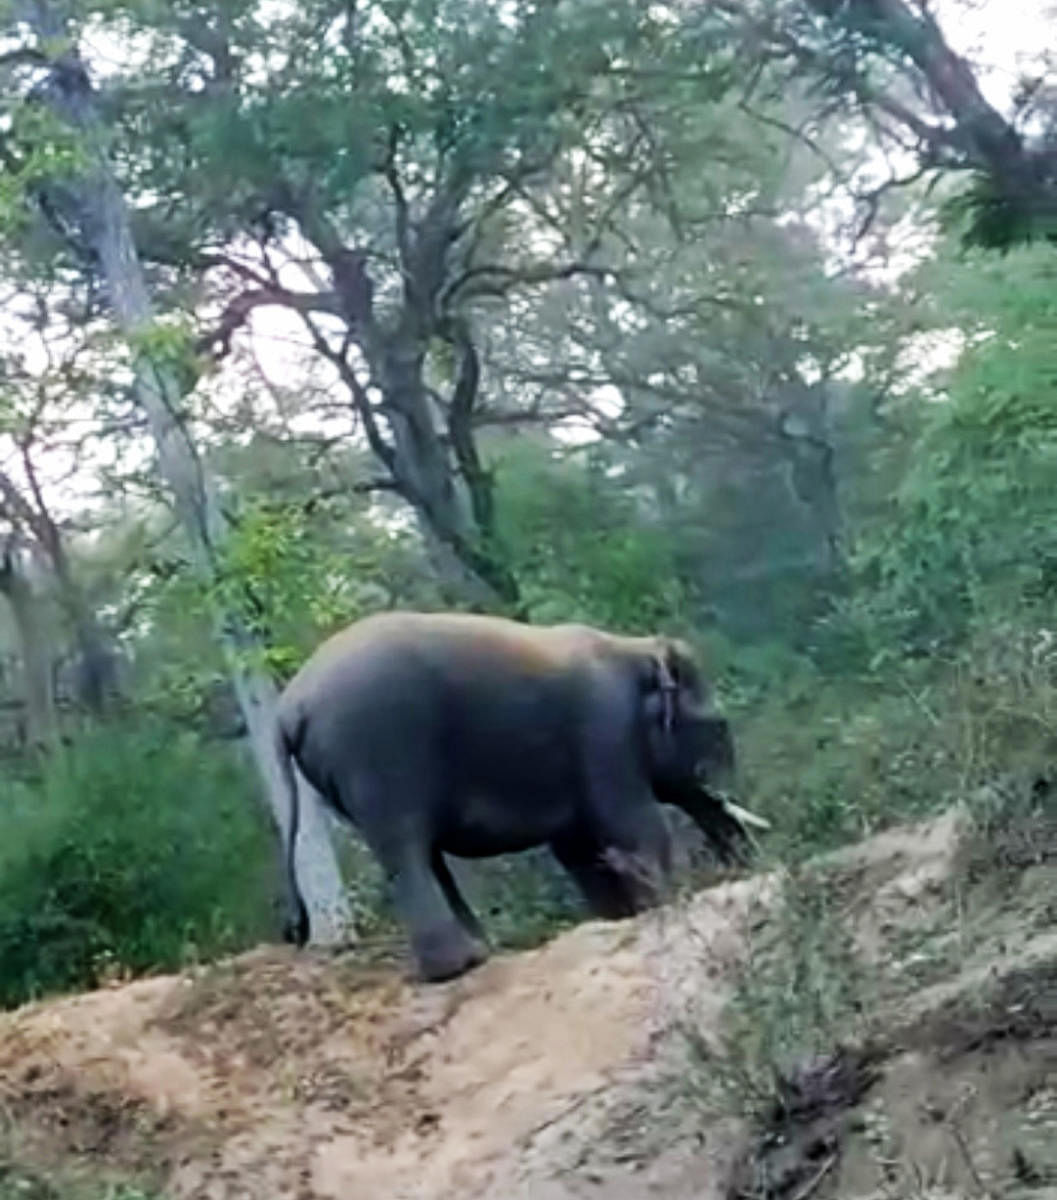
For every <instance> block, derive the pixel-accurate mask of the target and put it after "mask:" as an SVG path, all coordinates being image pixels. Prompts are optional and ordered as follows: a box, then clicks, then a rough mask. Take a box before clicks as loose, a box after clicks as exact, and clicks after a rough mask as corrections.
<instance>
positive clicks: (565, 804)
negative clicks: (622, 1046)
mask: <svg viewBox="0 0 1057 1200" xmlns="http://www.w3.org/2000/svg"><path fill="white" fill-rule="evenodd" d="M276 744H277V747H276V748H277V751H278V753H279V755H280V760H281V762H282V764H283V768H284V772H285V776H286V779H287V783H288V790H289V798H290V805H291V819H290V822H289V826H288V830H287V841H286V845H285V847H284V850H285V860H286V869H287V876H288V886H289V889H290V904H291V911H292V916H291V919H290V923H289V926H288V930H287V936H288V937H289V938H290V940H292V941H294V942H296V943H297V944H298V945H304V944H305V942H306V941H307V940H308V936H309V928H308V914H307V911H306V908H305V905H304V902H303V900H302V897H301V893H300V889H299V887H298V882H297V877H296V872H295V869H294V842H295V838H296V835H297V825H298V809H297V803H298V801H297V787H296V783H295V777H294V773H293V769H292V766H291V759H293V760H296V762H297V764H298V766H299V767H300V769H301V771H302V773H303V774H304V776H305V778H306V779H307V780H308V781H309V782H310V783H311V784H312V785H313V786H314V787H315V788H316V789H317V791H319V792H320V793H321V795H322V796H323V797H324V799H325V800H326V801H327V803H328V804H329V805H331V806H332V807H333V809H334V810H335V811H336V812H338V813H339V814H341V815H342V816H343V817H345V818H346V819H347V820H349V821H351V823H352V824H353V825H354V826H355V827H356V828H357V829H358V830H359V831H360V833H361V834H362V836H363V837H364V839H365V840H366V842H367V844H368V846H369V847H370V849H371V851H372V853H373V854H374V855H375V857H376V858H377V860H378V861H379V863H380V864H381V866H382V868H383V870H384V871H385V874H386V876H387V879H388V881H389V884H390V887H391V889H392V893H393V898H394V901H395V904H396V906H397V911H398V913H399V915H400V918H401V920H402V922H403V923H404V925H405V926H406V928H407V930H408V933H409V936H410V942H411V949H412V953H413V956H414V960H415V964H416V967H417V970H418V973H419V975H420V976H421V977H422V978H423V979H426V980H431V981H439V980H443V979H450V978H453V977H454V976H456V975H459V974H461V973H462V972H464V971H466V970H468V969H470V968H471V967H473V966H475V965H477V964H478V963H480V962H482V961H483V960H484V959H485V958H486V957H487V954H488V948H487V943H486V940H485V935H484V932H483V930H482V928H481V925H480V923H479V922H478V920H477V917H476V916H475V915H474V913H473V912H472V911H471V909H470V907H469V906H468V905H467V903H466V901H465V900H464V899H463V897H462V895H461V894H460V893H459V890H458V888H457V886H456V884H455V881H454V879H453V878H452V875H451V872H450V870H449V869H448V866H447V863H446V861H445V857H444V856H445V855H446V854H451V855H455V856H457V857H463V858H481V857H489V856H492V855H498V854H506V853H509V852H513V851H520V850H525V849H528V848H529V847H532V846H538V845H543V844H546V845H549V846H550V848H551V850H552V852H553V853H554V855H555V857H556V858H557V860H558V862H559V863H561V865H562V866H563V867H564V868H565V870H566V871H568V873H569V874H570V875H571V876H572V878H573V879H574V881H575V882H576V884H577V885H578V887H579V889H580V891H581V892H582V894H583V896H584V898H585V899H586V901H587V903H588V905H589V907H590V908H591V910H592V911H593V912H594V913H595V914H596V915H598V916H601V917H608V918H617V917H623V916H629V915H631V914H633V913H636V912H639V911H641V910H642V909H643V908H645V907H647V906H649V905H651V904H654V903H656V902H657V900H658V898H659V896H660V893H661V889H662V887H663V885H664V882H665V880H666V879H667V876H668V873H669V871H670V865H671V864H670V847H669V833H668V826H667V823H666V821H665V819H664V816H663V813H662V810H661V808H660V804H662V803H663V804H674V805H677V806H678V807H680V808H682V809H683V810H684V811H685V812H687V813H688V814H689V816H690V817H691V818H692V819H693V820H694V821H695V823H696V824H697V825H698V827H699V828H700V829H701V830H702V832H703V833H704V834H705V835H706V837H708V838H709V839H710V841H711V842H712V843H713V845H715V846H716V848H717V850H718V851H719V853H720V855H721V857H723V858H724V859H725V860H727V861H729V860H730V859H732V858H733V857H735V856H736V855H737V853H738V849H739V844H744V842H745V836H746V830H745V824H746V823H753V822H755V823H757V824H765V823H763V822H760V821H759V818H752V817H751V815H749V814H746V813H745V812H744V810H740V809H737V808H736V807H734V806H732V805H729V804H726V803H725V802H724V801H723V800H721V799H720V798H719V797H718V796H717V795H716V794H715V793H714V792H713V790H712V788H713V787H714V786H715V784H716V783H717V782H722V781H723V779H724V778H725V777H727V776H729V775H730V774H731V773H732V771H733V768H734V748H733V742H732V738H731V733H730V726H729V724H728V722H727V721H726V719H725V718H724V717H722V716H721V715H720V714H719V713H717V712H716V711H715V710H714V709H713V708H712V706H711V703H710V699H709V694H708V688H707V687H706V685H705V683H704V681H703V680H702V677H701V674H700V671H699V670H698V668H697V666H696V664H695V662H694V658H693V655H692V653H691V651H690V649H689V647H688V646H687V645H686V644H685V643H683V642H681V641H679V640H675V639H670V638H666V637H659V636H658V637H625V636H618V635H615V634H612V633H607V632H604V631H602V630H598V629H594V628H591V627H589V626H586V625H572V624H568V625H553V626H546V627H542V626H532V625H527V624H523V623H521V622H517V621H512V620H507V619H505V618H499V617H490V616H477V615H471V614H464V613H418V612H388V613H379V614H376V615H374V616H370V617H367V618H365V619H364V620H361V621H357V622H355V623H354V624H352V625H350V626H348V627H347V628H346V629H344V630H342V631H341V632H339V633H337V634H335V635H334V636H333V637H331V638H329V639H328V640H327V641H326V642H324V643H323V644H322V645H321V646H320V647H319V648H318V649H317V650H316V651H315V653H314V654H313V655H312V656H311V657H310V658H309V659H308V661H307V662H306V663H305V664H304V665H303V666H302V667H301V669H300V670H299V671H298V672H297V674H296V675H295V676H294V677H293V678H292V679H291V680H290V682H289V683H288V684H287V686H286V688H285V689H284V691H283V694H282V696H281V698H280V703H279V710H278V720H277V727H276Z"/></svg>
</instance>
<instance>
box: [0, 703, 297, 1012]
mask: <svg viewBox="0 0 1057 1200" xmlns="http://www.w3.org/2000/svg"><path fill="white" fill-rule="evenodd" d="M252 784H253V780H252V775H251V774H250V773H249V772H248V771H246V770H245V768H244V767H243V766H242V765H240V764H239V763H237V762H236V761H235V760H234V759H233V757H232V756H230V755H229V754H227V753H225V752H222V751H220V750H218V749H215V748H211V747H206V746H203V745H202V744H201V743H200V742H199V741H198V740H197V739H196V738H194V737H193V736H189V735H186V734H176V735H174V734H173V732H172V730H171V729H168V728H166V727H164V726H158V727H155V728H148V729H143V728H137V729H136V730H131V729H128V728H114V727H113V726H110V727H108V728H105V729H98V730H95V731H92V732H91V733H89V734H86V735H85V736H84V737H83V738H82V739H81V740H79V741H78V742H77V743H76V744H75V745H74V746H73V747H71V748H67V749H66V750H64V751H62V752H60V753H58V754H57V755H56V756H55V757H54V758H53V759H52V760H51V761H50V762H49V763H48V764H47V765H46V766H45V767H44V770H43V775H42V777H41V778H40V780H39V782H38V784H37V785H36V786H34V787H29V786H22V787H19V788H17V789H15V788H9V789H8V794H7V795H5V796H3V798H2V803H0V1004H3V1005H6V1006H11V1005H15V1004H18V1003H20V1002H22V1001H25V1000H27V999H30V998H32V997H36V996H39V995H41V994H42V993H46V992H53V991H57V990H66V989H73V988H80V987H86V986H92V985H94V984H96V983H98V982H99V981H100V979H101V978H103V977H105V975H107V974H108V973H114V972H117V973H136V972H143V971H146V970H151V969H158V968H161V969H175V968H178V967H179V966H180V965H181V964H183V963H185V962H186V961H187V960H188V959H191V958H194V957H197V956H202V957H210V956H213V955H216V954H221V953H227V952H231V951H234V950H237V949H240V948H242V947H244V946H246V945H248V944H252V943H253V942H255V941H257V940H259V939H260V938H261V937H262V936H264V935H265V934H266V932H268V931H269V927H270V925H271V922H272V917H273V913H272V901H271V895H272V885H273V879H274V873H275V870H276V861H277V856H276V852H275V849H274V844H273V838H272V834H271V831H270V829H269V827H268V824H267V821H266V819H265V817H264V813H263V811H262V810H261V807H260V801H259V799H258V798H257V796H255V795H254V794H253V787H252Z"/></svg>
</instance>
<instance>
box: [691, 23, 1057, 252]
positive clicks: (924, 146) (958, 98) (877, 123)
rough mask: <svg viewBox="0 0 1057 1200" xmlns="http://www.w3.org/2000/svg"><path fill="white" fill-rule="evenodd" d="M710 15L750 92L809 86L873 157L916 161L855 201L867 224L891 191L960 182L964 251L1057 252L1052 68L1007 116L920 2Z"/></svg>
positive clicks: (1026, 86)
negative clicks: (719, 20) (858, 129)
mask: <svg viewBox="0 0 1057 1200" xmlns="http://www.w3.org/2000/svg"><path fill="white" fill-rule="evenodd" d="M717 13H719V14H722V15H723V16H724V17H725V18H726V22H727V25H726V33H727V34H728V35H729V34H730V33H732V32H733V34H734V36H735V37H737V38H738V39H740V40H741V41H742V44H743V46H744V50H745V52H746V53H747V54H749V55H751V56H752V58H753V59H754V60H755V61H757V62H758V63H759V64H760V69H759V70H758V71H756V72H751V73H750V76H749V77H750V80H751V83H750V88H751V89H759V88H760V87H761V85H762V84H763V83H765V82H766V83H769V84H770V86H772V87H776V88H781V87H783V86H789V84H790V82H793V81H796V82H801V83H802V82H803V81H805V80H807V81H810V82H811V83H812V84H813V85H814V88H815V89H816V91H817V92H819V93H820V94H821V96H822V98H823V105H822V109H821V113H822V114H824V115H827V116H828V115H833V114H837V115H848V114H852V115H854V116H855V117H856V118H857V119H861V120H863V121H865V122H866V124H867V128H868V129H869V130H870V131H871V132H872V134H873V136H874V137H875V138H876V141H877V144H878V145H879V147H880V148H881V149H887V150H896V151H902V152H904V153H909V154H910V155H912V156H913V158H914V159H916V166H915V168H914V169H913V171H912V172H911V173H910V175H899V174H892V175H891V176H890V177H888V178H887V179H885V180H883V181H882V182H881V183H880V184H876V185H872V186H870V187H868V188H866V189H864V190H863V191H861V192H860V195H859V200H860V202H861V203H862V204H863V206H864V220H865V221H869V220H870V219H871V217H872V215H873V214H875V213H876V210H877V205H878V202H879V201H880V199H881V197H882V196H883V195H884V194H885V192H887V191H888V190H890V189H891V188H892V187H894V186H897V185H899V184H906V183H909V182H911V181H917V180H920V179H923V178H925V177H931V179H932V180H933V182H935V181H936V180H938V179H940V178H942V177H943V176H946V175H951V174H954V175H968V176H970V179H971V182H970V184H969V187H968V188H967V189H965V190H963V191H962V192H961V193H959V195H958V196H957V197H956V198H955V199H954V200H953V201H952V203H951V204H950V205H949V206H948V215H949V216H950V217H963V216H964V217H965V218H967V224H966V228H965V237H966V240H967V241H968V242H969V243H971V244H978V245H981V246H985V247H991V248H1002V249H1005V248H1008V247H1010V246H1012V245H1014V244H1016V243H1017V242H1022V241H1030V240H1032V239H1033V238H1036V237H1041V238H1044V239H1047V240H1049V241H1051V242H1053V241H1057V136H1055V135H1057V88H1055V86H1054V85H1055V82H1057V79H1055V77H1054V73H1053V69H1052V68H1053V63H1052V61H1047V62H1046V63H1045V65H1044V66H1043V68H1042V70H1041V73H1039V74H1037V75H1035V76H1034V77H1031V78H1025V79H1022V80H1021V81H1020V84H1019V87H1018V89H1017V93H1016V95H1015V97H1014V101H1013V111H1012V113H1011V114H1010V115H1009V116H1006V115H1005V114H1003V113H1002V112H1000V111H999V109H998V108H996V107H995V106H994V105H993V104H992V103H991V102H990V101H988V99H987V98H986V96H985V95H984V92H983V90H982V88H981V86H980V83H979V80H978V79H977V77H976V74H975V72H974V69H973V67H972V65H971V64H970V63H968V62H967V61H966V60H965V59H964V58H963V57H962V56H960V55H958V54H956V53H955V52H954V50H953V49H952V48H951V46H950V43H949V41H948V39H947V37H946V36H945V34H944V32H943V29H942V27H941V25H940V22H939V21H938V20H937V18H936V16H935V14H934V12H933V6H932V4H931V3H930V0H786V2H784V3H780V4H772V3H770V2H769V0H758V2H754V3H751V4H741V3H740V2H737V3H736V2H735V0H720V2H719V3H718V4H716V5H713V6H710V14H709V20H710V21H715V19H716V14H717ZM817 115H818V114H817Z"/></svg>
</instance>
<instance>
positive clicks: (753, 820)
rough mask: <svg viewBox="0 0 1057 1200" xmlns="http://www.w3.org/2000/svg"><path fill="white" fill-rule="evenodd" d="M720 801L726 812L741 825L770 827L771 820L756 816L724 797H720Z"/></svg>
mask: <svg viewBox="0 0 1057 1200" xmlns="http://www.w3.org/2000/svg"><path fill="white" fill-rule="evenodd" d="M720 803H721V804H722V805H723V808H724V809H725V811H726V812H727V813H729V814H730V816H732V817H733V818H734V820H735V821H738V822H739V823H740V824H742V825H748V826H749V827H750V828H752V829H770V828H771V822H770V821H768V820H767V819H766V818H764V817H758V816H757V815H756V814H755V813H752V812H749V810H748V809H747V808H742V807H741V805H740V804H735V803H734V801H733V800H727V799H726V798H725V797H724V798H721V799H720Z"/></svg>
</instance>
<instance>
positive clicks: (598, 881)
mask: <svg viewBox="0 0 1057 1200" xmlns="http://www.w3.org/2000/svg"><path fill="white" fill-rule="evenodd" d="M551 850H552V851H553V853H554V857H555V858H556V859H557V860H558V862H560V863H561V865H562V866H563V867H564V868H565V870H566V871H567V872H568V874H569V876H570V878H571V879H572V880H573V882H574V883H575V884H576V886H577V888H578V889H579V890H580V894H581V895H582V896H583V898H584V900H585V901H586V902H587V906H588V908H589V909H590V910H591V912H592V913H593V914H594V915H595V916H596V917H601V918H602V919H603V920H607V921H617V920H620V919H622V918H624V917H631V916H634V915H635V913H636V912H638V911H639V910H640V909H641V908H642V907H643V906H642V904H641V903H640V902H639V901H638V899H637V897H636V894H635V888H634V887H633V886H632V884H631V881H630V880H629V879H628V878H627V877H626V876H625V875H624V874H622V873H621V872H620V871H618V870H616V869H615V868H614V867H612V866H610V865H609V864H608V863H607V862H606V861H605V857H604V854H603V850H602V848H601V847H600V846H598V845H597V844H595V843H592V842H585V841H584V840H582V839H579V838H575V837H568V838H559V839H556V840H555V841H554V842H552V843H551Z"/></svg>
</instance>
